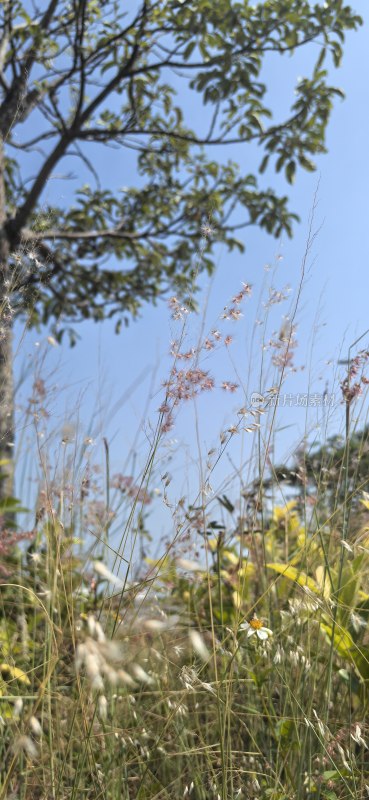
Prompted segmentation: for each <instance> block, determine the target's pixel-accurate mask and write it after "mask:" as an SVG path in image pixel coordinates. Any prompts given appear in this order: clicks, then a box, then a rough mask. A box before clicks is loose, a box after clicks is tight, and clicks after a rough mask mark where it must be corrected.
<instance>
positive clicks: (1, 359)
mask: <svg viewBox="0 0 369 800" xmlns="http://www.w3.org/2000/svg"><path fill="white" fill-rule="evenodd" d="M4 169H5V157H4V148H3V142H2V141H1V140H0V475H5V477H2V478H0V501H1V500H3V499H4V498H5V497H10V496H11V495H12V494H13V477H14V384H13V348H12V344H13V322H12V309H11V275H10V269H9V250H10V248H9V239H8V235H7V231H6V227H5V223H6V195H5V180H4ZM4 461H5V462H7V463H4ZM0 516H1V515H0ZM0 522H1V520H0Z"/></svg>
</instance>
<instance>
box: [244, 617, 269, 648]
mask: <svg viewBox="0 0 369 800" xmlns="http://www.w3.org/2000/svg"><path fill="white" fill-rule="evenodd" d="M240 630H241V631H246V635H247V638H248V639H249V638H250V636H254V634H255V633H256V636H257V637H258V639H261V641H262V642H263V641H265V639H269V636H273V631H271V630H270V628H266V627H265V626H264V625H263V623H262V621H261V619H258V617H254V618H253V619H251V620H250V622H243V623H242V625H240Z"/></svg>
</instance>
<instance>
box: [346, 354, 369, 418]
mask: <svg viewBox="0 0 369 800" xmlns="http://www.w3.org/2000/svg"><path fill="white" fill-rule="evenodd" d="M368 358H369V351H368V350H362V351H361V352H360V353H358V354H357V356H355V358H354V359H353V360H352V361H351V363H350V368H349V371H348V375H347V376H346V378H344V380H343V381H342V383H341V391H342V397H343V402H345V403H346V405H350V404H351V403H352V401H353V400H355V398H356V397H360V395H361V394H362V392H363V389H362V384H364V385H365V384H368V383H369V378H366V377H365V375H362V376H361V380H360V381H355V382H354V383H351V381H352V380H353V378H356V377H357V375H358V374H359V370H360V369H361V370H362V369H363V367H364V364H366V362H367V360H368Z"/></svg>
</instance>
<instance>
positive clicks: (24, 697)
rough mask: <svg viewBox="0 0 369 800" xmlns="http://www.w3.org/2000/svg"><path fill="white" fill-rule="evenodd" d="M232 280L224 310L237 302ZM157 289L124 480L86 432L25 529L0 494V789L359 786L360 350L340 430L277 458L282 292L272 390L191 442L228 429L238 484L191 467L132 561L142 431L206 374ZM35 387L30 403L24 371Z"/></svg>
mask: <svg viewBox="0 0 369 800" xmlns="http://www.w3.org/2000/svg"><path fill="white" fill-rule="evenodd" d="M308 252H309V247H308V248H307V253H308ZM249 292H250V287H249V286H248V285H247V284H244V285H243V287H242V289H241V290H240V292H239V293H238V294H237V295H235V297H234V298H233V301H232V303H231V304H230V305H229V306H228V307H227V308H226V310H225V315H226V316H227V315H228V316H231V317H232V315H233V318H234V319H237V317H238V316H240V308H241V306H242V303H244V302H247V297H248V294H249ZM272 300H273V302H275V297H274V298H272ZM298 301H299V293H298V295H297V299H296V304H297V303H298ZM170 307H171V313H172V316H173V317H174V318H175V320H176V321H177V322H178V324H179V326H180V333H179V335H178V342H177V345H176V346H175V348H174V351H173V369H172V371H171V373H170V375H169V377H168V380H167V382H166V386H165V388H164V394H165V397H164V399H163V402H162V406H161V407H160V411H159V421H158V424H157V428H156V431H155V432H154V435H153V438H152V442H151V449H150V453H149V455H148V458H147V463H146V466H145V467H144V468H143V469H142V470H141V472H140V474H139V476H138V477H137V476H133V475H128V476H127V475H112V476H110V465H109V450H108V446H107V445H106V470H105V474H104V475H103V481H105V484H106V485H105V487H104V491H103V492H102V494H99V492H98V491H97V489H96V486H95V483H96V480H97V479H96V476H95V475H94V473H93V470H92V471H91V470H90V471H86V470H85V471H83V470H80V472H79V480H78V481H77V480H76V481H75V483H74V484H73V480H72V482H71V479H70V476H69V475H67V474H66V473H67V465H66V464H64V466H63V469H64V473H63V474H61V476H60V483H58V482H57V481H56V480H53V481H51V479H50V478H49V475H48V473H47V472H46V471H45V475H44V481H43V483H42V485H41V486H40V492H39V497H38V502H37V507H36V510H35V523H34V526H33V527H32V529H31V530H30V531H24V530H23V529H21V528H19V527H18V528H13V527H11V525H12V523H13V522H14V516H12V510H14V504H13V506H12V505H11V504H10V503H8V506H7V505H6V504H4V503H3V505H2V514H3V530H2V532H1V534H0V570H1V572H0V600H1V604H0V646H1V666H0V670H1V680H0V713H1V716H0V725H1V738H0V749H1V754H0V800H5V798H9V800H10V799H11V798H13V799H14V800H80V798H86V799H88V800H100V799H101V800H133V799H134V798H138V800H154V798H155V800H177V798H182V797H189V798H192V800H210V799H211V798H214V800H235V798H245V799H246V800H254V798H260V799H261V800H323V799H324V800H346V798H355V800H363V798H365V797H366V796H369V753H368V744H369V730H368V723H367V712H368V681H369V633H368V621H369V580H368V565H369V495H368V494H366V490H367V488H368V481H369V477H368V475H369V473H368V471H367V461H368V456H367V454H368V447H369V439H368V436H369V431H368V429H367V428H366V427H365V424H364V423H365V419H363V424H362V427H361V428H360V424H359V423H360V420H359V421H358V420H357V418H356V417H355V421H353V420H352V409H353V408H354V404H355V402H356V401H357V399H358V397H359V394H360V393H361V391H362V389H363V390H365V383H367V380H366V378H365V374H364V373H365V366H366V363H367V359H368V353H367V352H366V351H364V350H359V349H356V350H355V353H353V356H352V361H350V363H349V364H348V365H347V370H348V371H347V375H346V377H344V378H343V379H341V386H340V388H339V389H338V391H339V393H340V399H339V403H340V405H339V407H340V409H341V417H342V419H343V421H344V426H345V429H344V433H343V436H342V437H341V438H339V437H338V438H335V439H327V441H326V442H323V441H321V442H320V445H319V447H315V449H312V448H311V447H310V446H309V443H308V442H305V445H304V447H301V448H300V450H299V451H298V452H297V453H296V455H295V460H294V461H293V463H291V464H289V465H283V466H279V467H277V466H276V465H275V464H273V463H272V461H271V457H270V442H271V441H272V438H273V435H274V428H275V420H276V404H275V402H274V401H273V398H275V396H276V395H278V392H280V391H281V387H282V385H283V381H284V379H285V376H286V373H287V372H288V370H289V369H290V368H291V364H292V355H293V348H294V346H295V339H294V337H295V329H294V308H295V309H296V308H297V305H296V306H293V307H292V314H291V316H290V318H289V323H288V325H285V327H284V329H283V331H282V332H281V334H280V336H279V339H278V341H277V342H275V343H274V348H273V356H272V360H273V366H274V369H275V381H274V385H273V387H272V389H270V390H269V392H265V393H264V395H261V396H260V398H259V401H258V404H257V405H255V404H254V405H253V406H252V407H251V406H248V407H243V408H240V409H239V412H238V416H237V420H236V421H235V424H234V425H233V426H231V427H230V428H229V429H228V430H227V431H224V432H222V433H221V434H220V445H219V450H218V451H216V452H214V453H212V454H211V457H210V462H209V467H208V473H209V475H210V474H211V471H212V469H213V466H214V464H215V463H218V461H219V459H222V458H224V457H225V455H224V454H225V453H226V451H227V447H229V446H230V442H231V441H232V438H233V437H234V436H235V435H236V434H237V433H242V435H245V436H247V437H249V439H250V441H252V442H253V447H254V453H255V454H256V457H255V459H254V461H253V462H252V463H253V464H254V467H253V470H254V471H253V473H251V474H250V475H249V478H248V480H247V485H244V486H243V488H241V489H240V491H239V493H238V496H232V494H230V495H229V496H228V494H227V495H225V494H224V493H222V494H219V495H218V496H215V497H214V496H212V497H211V499H209V497H208V491H207V477H206V476H205V475H204V481H203V485H202V487H201V491H200V492H199V496H198V498H197V502H196V503H194V502H193V501H190V498H186V497H184V498H181V500H180V502H179V503H178V504H177V506H176V507H175V508H174V509H173V533H172V537H171V538H169V539H168V541H167V542H166V543H165V544H163V548H162V556H161V557H160V558H159V559H153V558H149V557H147V555H146V556H145V553H144V550H146V551H147V534H148V533H150V516H149V515H147V511H148V510H149V504H150V502H151V500H152V496H153V495H152V491H153V490H152V480H151V476H152V474H153V471H154V470H155V463H156V462H155V459H156V455H157V451H158V446H159V443H160V442H161V440H162V437H164V436H165V435H166V434H167V432H168V431H169V430H170V429H171V427H172V425H173V424H175V415H176V412H177V410H178V408H179V406H180V405H181V404H183V403H184V402H186V401H192V400H193V399H194V398H196V397H197V396H198V395H199V394H202V393H203V392H207V391H210V390H211V389H212V388H213V386H212V385H211V381H212V378H211V376H210V374H209V372H208V371H207V370H205V369H203V366H202V362H201V351H206V352H208V351H209V350H210V349H212V348H215V347H216V346H217V345H218V342H219V340H220V338H221V337H222V336H223V334H222V333H221V331H220V330H219V331H218V330H215V331H214V330H213V331H212V332H211V333H210V332H209V334H208V335H206V336H205V335H204V337H203V340H201V342H200V344H198V345H197V348H195V349H194V350H190V351H184V350H183V349H182V341H183V330H184V328H182V327H181V326H182V325H183V326H185V325H188V324H189V323H188V315H186V309H184V308H183V306H181V304H180V303H179V302H178V301H177V300H176V299H172V301H171V303H170ZM266 313H267V312H266ZM222 341H223V344H224V346H226V347H228V346H229V345H230V342H226V341H224V337H223V340H222ZM223 389H224V390H226V391H230V392H232V391H234V390H235V385H233V384H231V383H228V385H227V386H223ZM34 393H35V395H36V400H37V402H38V403H39V405H40V404H41V403H42V402H43V400H44V397H43V395H44V387H43V385H42V384H41V383H39V384H38V385H36V386H34ZM66 435H67V434H66ZM2 469H3V470H4V471H6V469H7V465H6V464H3V465H2ZM168 484H169V477H168V478H166V476H165V475H164V476H162V485H163V493H162V499H163V501H164V502H167V503H168V504H169V500H168V499H167V489H168ZM20 499H21V500H22V498H20ZM118 512H119V520H120V522H119V526H118V527H119V530H120V537H119V538H118V540H117V538H116V536H115V537H113V536H112V526H113V524H114V519H117V518H118ZM87 532H88V533H89V537H90V538H89V539H88V538H87V537H86V533H87ZM87 541H89V542H90V544H91V546H90V545H88V546H87V544H86V542H87Z"/></svg>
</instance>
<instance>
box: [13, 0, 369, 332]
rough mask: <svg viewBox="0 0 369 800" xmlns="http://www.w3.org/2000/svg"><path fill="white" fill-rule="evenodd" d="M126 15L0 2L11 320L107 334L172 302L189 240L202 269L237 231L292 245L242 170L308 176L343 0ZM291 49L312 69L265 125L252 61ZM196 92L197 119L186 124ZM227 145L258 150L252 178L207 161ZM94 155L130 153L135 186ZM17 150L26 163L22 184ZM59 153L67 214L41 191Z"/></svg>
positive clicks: (274, 199) (258, 67)
mask: <svg viewBox="0 0 369 800" xmlns="http://www.w3.org/2000/svg"><path fill="white" fill-rule="evenodd" d="M129 5H130V6H131V8H130V9H129V10H128V11H127V10H126V9H127V5H126V4H125V3H121V2H119V0H110V1H109V2H106V3H104V4H103V5H102V4H101V3H100V2H99V1H98V0H68V1H67V0H50V1H49V3H48V4H45V3H37V2H35V0H29V1H28V2H24V3H22V2H20V1H19V0H4V2H3V3H2V4H1V8H0V144H1V147H2V152H1V153H0V250H1V252H0V255H1V262H2V270H1V275H2V284H3V287H2V294H3V296H4V294H5V295H8V294H9V293H10V292H13V307H14V309H15V311H16V312H17V313H24V312H26V313H27V314H29V315H30V321H31V322H32V323H34V324H36V323H39V322H43V323H47V322H49V321H50V320H60V319H62V320H64V322H65V323H67V321H68V320H69V321H70V322H74V321H77V320H80V319H83V318H92V319H94V320H99V319H103V318H106V317H112V316H116V318H117V320H118V324H119V323H120V321H121V320H122V318H123V319H125V318H126V317H127V318H128V317H129V316H130V315H135V314H136V313H137V311H138V309H139V307H140V305H141V304H142V303H143V302H147V301H149V302H155V301H156V300H157V299H158V298H159V297H161V296H163V295H165V294H166V293H168V292H169V291H170V292H175V293H178V294H181V295H182V296H185V295H186V292H188V290H189V288H190V287H191V286H192V283H193V280H194V255H195V253H196V251H197V250H198V248H199V246H200V242H202V244H201V248H202V249H203V251H204V252H203V259H202V264H201V266H202V268H206V269H207V270H211V268H212V263H213V262H212V253H213V249H214V245H215V243H216V242H224V243H226V245H227V246H228V247H230V248H232V247H234V246H237V247H239V248H242V244H241V243H240V242H239V241H238V239H237V235H238V234H237V229H238V228H244V227H247V226H249V225H255V224H256V225H259V226H261V227H262V228H263V229H265V230H266V231H268V232H269V233H271V234H274V235H275V236H278V235H279V234H280V233H281V232H282V231H286V232H287V233H288V234H289V235H290V234H291V227H292V223H293V221H294V220H295V219H296V215H294V214H292V213H291V212H290V211H289V209H288V206H287V198H286V197H284V196H282V197H281V196H278V195H277V194H276V193H275V192H274V191H273V190H272V189H268V188H260V186H259V183H258V179H257V174H255V173H257V171H258V169H259V172H260V173H263V172H264V171H265V169H266V168H267V166H268V163H270V164H271V165H272V166H273V165H274V167H275V169H276V170H277V172H278V171H281V170H284V172H285V175H286V178H287V181H289V182H290V183H291V182H292V181H293V179H294V176H295V172H296V169H297V167H298V166H301V167H302V168H304V169H306V170H313V169H314V163H313V161H312V158H314V156H315V155H317V154H320V153H323V152H324V151H325V144H324V140H325V130H326V126H327V122H328V119H329V115H330V112H331V109H332V102H333V100H334V97H335V95H341V94H342V92H341V91H340V90H339V89H338V88H336V87H334V86H331V85H330V84H329V82H328V75H327V70H326V68H325V62H326V59H329V58H331V59H333V63H334V65H335V66H338V65H339V63H340V60H341V56H342V44H343V42H344V38H345V32H346V31H347V30H350V29H356V28H357V27H358V25H359V24H361V19H360V17H359V16H357V15H356V14H355V13H354V12H353V10H352V9H351V8H350V7H349V6H347V5H345V4H344V3H343V0H332V2H329V3H323V2H318V3H315V4H313V3H312V2H309V0H267V2H262V3H260V2H259V3H258V2H255V3H250V2H249V0H239V2H235V0H217V2H213V0H141V2H139V3H138V2H135V3H132V4H129ZM305 45H310V46H311V47H312V54H313V58H314V59H315V64H314V65H313V67H312V69H311V74H310V75H308V76H306V77H303V78H302V79H300V80H299V82H298V83H297V85H296V89H295V93H294V94H293V95H292V99H291V104H290V110H289V112H288V113H287V114H286V115H285V116H283V118H280V119H275V118H274V116H273V114H272V111H271V108H270V104H269V103H268V97H267V86H266V84H265V82H264V80H263V69H264V68H265V63H266V59H268V58H269V57H270V55H271V54H279V55H280V56H282V55H291V54H293V53H295V52H296V51H297V50H298V49H299V48H301V47H304V46H305ZM185 94H186V97H189V101H188V102H187V101H186V103H185V104H183V97H184V95H185ZM194 95H197V96H198V97H197V100H196V103H195V108H196V107H199V103H200V102H202V103H203V104H204V106H205V110H204V114H203V118H201V117H200V118H199V119H196V116H197V113H196V112H194V113H191V112H189V113H187V114H184V111H183V107H182V106H183V105H185V106H186V107H188V108H190V107H191V97H192V96H194ZM181 98H182V104H181ZM283 102H284V103H285V97H283ZM238 143H240V144H247V143H254V144H257V145H260V159H259V163H258V164H256V165H255V166H256V170H254V171H252V172H249V173H248V172H247V171H246V172H244V171H240V169H239V168H238V167H237V165H236V164H235V163H234V162H232V161H229V162H228V163H224V164H223V165H220V164H219V163H218V161H217V160H215V158H216V156H215V157H214V159H213V158H212V152H213V151H214V154H215V153H216V148H215V145H222V146H223V145H226V144H228V145H230V146H232V145H235V144H238ZM97 145H100V146H101V147H104V146H105V147H108V146H110V147H118V148H125V152H126V159H127V161H126V163H128V161H131V160H132V159H133V160H135V159H136V163H137V171H138V178H137V182H136V185H134V186H129V187H125V188H124V189H122V190H121V191H119V192H113V191H112V190H111V189H110V188H109V186H106V182H105V181H104V175H103V171H102V170H101V169H98V168H97V167H96V150H95V148H96V146H97ZM231 149H232V148H231ZM26 153H31V154H33V156H32V161H33V168H32V172H31V174H29V173H28V172H26V164H28V163H29V160H27V159H26V157H25V155H24V154H26ZM71 155H73V156H78V157H79V158H80V159H82V161H83V162H84V164H85V167H87V168H88V169H89V170H90V172H91V174H92V175H93V181H91V185H82V186H81V187H80V189H79V190H78V191H77V192H76V195H75V201H74V203H73V205H72V206H71V207H68V206H67V205H66V204H65V203H64V204H63V202H61V203H60V205H58V204H55V205H51V204H49V203H48V202H47V200H46V199H45V190H46V188H47V185H48V181H49V179H50V177H51V176H52V175H53V174H54V171H55V169H56V167H57V166H58V165H59V164H60V162H63V160H64V159H65V158H66V157H69V156H71ZM100 164H101V161H100ZM35 165H36V174H35ZM236 209H237V211H236V217H235V215H234V212H235V210H236ZM204 224H205V228H204ZM208 224H210V226H211V228H212V229H213V230H212V232H211V235H210V231H209V230H207V227H208ZM204 234H205V235H204ZM10 254H13V255H12V259H10V261H9V256H10ZM9 263H10V268H9V267H8V266H7V264H9ZM63 325H64V323H63ZM63 325H62V327H63ZM64 327H65V325H64ZM59 333H60V330H59Z"/></svg>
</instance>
